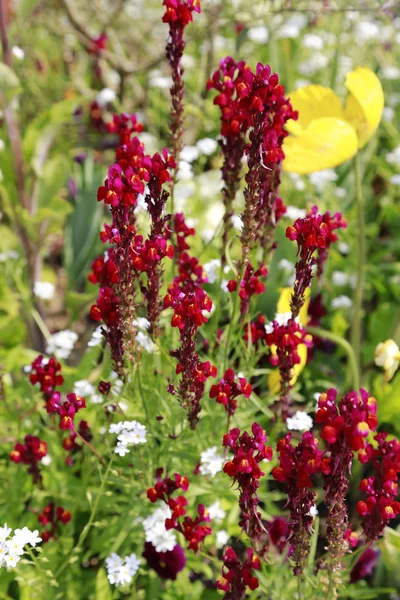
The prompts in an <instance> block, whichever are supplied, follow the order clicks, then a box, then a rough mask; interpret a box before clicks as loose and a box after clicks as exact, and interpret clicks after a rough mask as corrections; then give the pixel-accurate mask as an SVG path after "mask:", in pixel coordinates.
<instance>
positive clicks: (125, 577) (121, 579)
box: [113, 565, 132, 586]
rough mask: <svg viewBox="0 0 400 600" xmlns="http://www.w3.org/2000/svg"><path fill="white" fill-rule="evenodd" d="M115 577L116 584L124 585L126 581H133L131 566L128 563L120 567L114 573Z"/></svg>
mask: <svg viewBox="0 0 400 600" xmlns="http://www.w3.org/2000/svg"><path fill="white" fill-rule="evenodd" d="M113 579H114V582H115V584H116V585H117V586H118V585H123V584H124V583H130V582H131V581H132V576H131V574H130V571H129V568H128V567H127V566H126V565H122V567H118V569H116V570H115V572H114V573H113Z"/></svg>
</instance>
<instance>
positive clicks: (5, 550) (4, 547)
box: [0, 542, 8, 567]
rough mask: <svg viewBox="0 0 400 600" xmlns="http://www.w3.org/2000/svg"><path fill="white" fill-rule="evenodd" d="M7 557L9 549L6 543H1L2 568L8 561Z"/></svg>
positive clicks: (0, 561) (0, 557)
mask: <svg viewBox="0 0 400 600" xmlns="http://www.w3.org/2000/svg"><path fill="white" fill-rule="evenodd" d="M6 556H8V548H7V544H6V543H5V542H0V567H1V566H2V564H3V563H4V562H5V560H6Z"/></svg>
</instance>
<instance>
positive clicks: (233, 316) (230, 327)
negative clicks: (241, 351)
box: [224, 261, 246, 371]
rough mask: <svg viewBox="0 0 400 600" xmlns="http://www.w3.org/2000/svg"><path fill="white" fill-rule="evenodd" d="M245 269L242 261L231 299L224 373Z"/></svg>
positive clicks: (244, 262)
mask: <svg viewBox="0 0 400 600" xmlns="http://www.w3.org/2000/svg"><path fill="white" fill-rule="evenodd" d="M245 269H246V261H243V266H242V269H241V273H240V275H239V277H238V280H237V282H238V283H237V289H236V290H235V293H234V298H233V303H232V312H231V318H230V320H229V325H228V333H227V336H226V347H225V359H224V371H226V369H227V368H228V360H229V352H230V345H231V337H232V329H234V325H236V324H237V319H236V318H235V317H236V311H237V306H238V302H239V297H240V296H239V291H240V284H241V282H242V279H243V277H244V273H245Z"/></svg>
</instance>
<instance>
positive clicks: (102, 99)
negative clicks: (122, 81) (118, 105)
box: [96, 88, 117, 107]
mask: <svg viewBox="0 0 400 600" xmlns="http://www.w3.org/2000/svg"><path fill="white" fill-rule="evenodd" d="M116 97H117V94H116V93H115V92H114V90H112V89H111V88H103V89H102V90H101V91H100V92H99V93H98V94H97V96H96V102H97V104H98V105H99V106H101V107H104V106H106V105H107V104H110V102H114V100H115V99H116Z"/></svg>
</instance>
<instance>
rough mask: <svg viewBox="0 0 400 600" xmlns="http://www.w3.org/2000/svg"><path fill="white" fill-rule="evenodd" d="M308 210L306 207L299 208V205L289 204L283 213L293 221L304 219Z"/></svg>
mask: <svg viewBox="0 0 400 600" xmlns="http://www.w3.org/2000/svg"><path fill="white" fill-rule="evenodd" d="M306 214H307V211H306V209H305V208H298V207H297V206H288V207H287V210H286V213H285V214H284V215H283V216H284V217H286V218H287V219H290V220H291V221H296V220H297V219H304V217H305V216H306Z"/></svg>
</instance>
